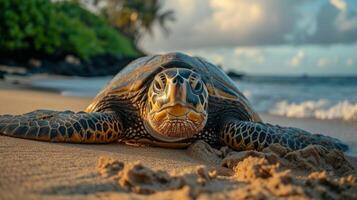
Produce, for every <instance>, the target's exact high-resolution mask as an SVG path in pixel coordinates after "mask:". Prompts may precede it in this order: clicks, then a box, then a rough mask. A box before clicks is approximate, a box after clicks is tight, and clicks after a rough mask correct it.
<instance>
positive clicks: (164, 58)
mask: <svg viewBox="0 0 357 200" xmlns="http://www.w3.org/2000/svg"><path fill="white" fill-rule="evenodd" d="M173 67H182V68H188V69H192V70H193V71H196V72H197V73H199V74H200V75H201V78H202V80H203V81H204V82H205V83H206V86H207V89H208V92H209V95H210V96H213V97H217V98H222V99H226V100H232V101H239V102H240V105H242V106H244V110H246V111H248V112H250V113H255V112H254V111H253V110H252V108H251V106H250V104H249V102H248V100H247V99H246V98H245V97H244V95H243V94H242V93H241V92H240V91H239V90H238V87H237V85H236V83H234V82H233V80H232V79H231V78H229V77H228V76H227V75H226V73H225V72H224V71H223V70H222V69H220V68H219V67H217V66H216V65H213V64H212V63H210V62H208V61H206V60H205V59H203V58H199V57H191V56H188V55H185V54H183V53H169V54H164V55H153V56H146V57H142V58H139V59H137V60H135V61H133V62H131V63H130V64H129V65H127V66H126V67H125V68H124V69H123V70H122V71H120V72H119V73H118V74H117V75H116V76H115V77H114V78H113V79H112V80H111V81H110V82H109V84H108V85H107V86H106V87H105V88H104V89H103V90H102V91H101V92H100V93H99V94H98V95H97V97H96V100H99V99H101V98H102V97H103V96H107V95H111V94H115V95H124V96H127V97H131V96H132V95H135V94H137V91H138V90H140V89H142V88H143V87H146V86H149V83H150V81H151V80H152V79H153V78H154V76H155V75H156V74H157V73H159V72H161V71H163V70H165V69H168V68H173ZM96 100H95V101H96ZM254 115H255V114H254Z"/></svg>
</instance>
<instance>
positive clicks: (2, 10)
mask: <svg viewBox="0 0 357 200" xmlns="http://www.w3.org/2000/svg"><path fill="white" fill-rule="evenodd" d="M0 49H1V51H17V50H22V51H26V52H31V53H33V54H42V55H51V54H56V55H65V54H74V55H77V56H79V57H80V58H82V59H88V58H90V57H91V56H94V55H99V54H106V53H109V54H114V55H124V56H136V55H137V54H138V52H137V51H136V50H135V47H134V46H133V44H132V42H131V41H130V40H129V39H128V38H127V37H125V36H123V35H122V34H120V33H118V32H117V31H116V30H114V29H113V28H111V27H110V26H109V25H108V24H107V23H106V21H105V20H104V19H102V18H100V17H98V16H96V15H94V14H93V13H91V12H89V11H87V10H85V9H83V8H82V7H81V6H80V5H79V4H78V3H75V2H68V1H65V2H57V3H52V2H51V1H49V0H26V1H24V0H1V1H0Z"/></svg>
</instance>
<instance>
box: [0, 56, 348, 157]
mask: <svg viewBox="0 0 357 200" xmlns="http://www.w3.org/2000/svg"><path fill="white" fill-rule="evenodd" d="M0 133H2V134H4V135H8V136H13V137H19V138H28V139H35V140H43V141H52V142H74V143H109V142H113V141H117V140H119V141H122V142H125V143H144V144H150V145H155V146H163V147H172V148H180V147H187V146H188V145H190V144H191V143H193V142H194V141H196V140H204V141H206V142H207V143H209V144H210V145H212V146H214V147H220V146H223V145H227V146H229V147H231V148H233V149H235V150H246V149H257V150H261V149H263V148H264V147H266V146H268V145H270V144H272V143H279V144H281V145H283V146H286V147H289V148H291V149H300V148H303V147H305V146H307V145H309V144H320V145H323V146H325V147H327V148H331V149H332V148H335V149H340V150H343V151H345V150H347V149H348V147H347V145H345V144H343V143H342V142H340V141H339V140H337V139H334V138H331V137H328V136H323V135H318V134H311V133H308V132H306V131H304V130H301V129H297V128H289V127H280V126H277V125H271V124H267V123H263V122H262V120H261V119H260V117H259V116H258V114H257V113H256V112H255V111H254V110H253V109H252V107H251V106H250V104H249V102H248V100H247V99H246V98H245V97H244V96H243V94H242V93H241V92H240V91H239V90H238V88H237V86H236V84H235V83H234V82H233V81H232V80H231V79H230V78H229V77H228V76H227V75H226V74H225V73H224V72H223V71H222V70H221V69H219V68H218V67H216V66H215V65H213V64H211V63H209V62H207V61H205V60H203V59H201V58H197V57H190V56H187V55H185V54H181V53H170V54H165V55H156V56H147V57H143V58H140V59H137V60H136V61H134V62H132V63H131V64H129V65H128V66H127V67H126V68H124V69H123V70H122V71H121V72H120V73H118V74H117V75H116V76H115V77H114V78H113V80H112V81H111V82H110V83H109V84H108V85H107V86H106V87H105V88H104V89H103V90H102V91H101V92H100V93H99V94H98V95H97V96H96V97H95V99H94V101H93V103H91V104H90V105H89V106H88V108H87V109H86V110H85V112H79V113H74V112H71V111H64V112H58V111H48V110H37V111H33V112H31V113H27V114H23V115H17V116H12V115H2V116H0Z"/></svg>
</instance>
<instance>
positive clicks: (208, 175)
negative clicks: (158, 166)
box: [97, 157, 217, 195]
mask: <svg viewBox="0 0 357 200" xmlns="http://www.w3.org/2000/svg"><path fill="white" fill-rule="evenodd" d="M97 169H98V171H99V173H100V174H102V175H103V176H104V177H112V178H113V179H114V180H116V181H117V183H118V185H119V186H120V187H121V188H122V189H124V190H125V191H128V192H133V193H139V194H153V193H157V192H163V191H167V190H177V189H182V188H185V187H187V188H189V190H190V192H191V195H193V193H197V192H199V191H200V190H202V188H203V186H205V185H206V184H207V182H209V181H212V180H214V179H215V178H216V177H217V176H216V171H214V170H212V171H209V170H208V169H207V168H206V167H203V166H200V167H197V169H196V171H195V172H193V173H186V174H183V175H170V174H169V173H167V172H166V171H162V170H152V169H150V168H148V167H145V166H144V165H142V164H141V163H139V162H135V163H128V164H124V163H122V162H119V161H116V160H112V159H110V158H105V157H102V158H100V159H99V162H98V166H97ZM186 190H187V189H186Z"/></svg>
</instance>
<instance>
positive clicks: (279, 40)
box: [141, 0, 357, 51]
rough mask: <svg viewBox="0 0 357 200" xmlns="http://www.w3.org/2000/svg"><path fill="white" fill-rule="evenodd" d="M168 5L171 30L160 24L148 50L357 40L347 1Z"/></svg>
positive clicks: (228, 0) (181, 1)
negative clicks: (164, 32)
mask: <svg viewBox="0 0 357 200" xmlns="http://www.w3.org/2000/svg"><path fill="white" fill-rule="evenodd" d="M315 4H316V5H317V6H316V8H314V9H313V10H311V8H310V7H314V6H313V5H315ZM355 5H356V4H355ZM165 8H168V9H173V10H175V12H176V18H177V21H176V22H175V23H174V24H172V26H171V30H172V32H171V35H170V36H169V37H164V36H163V35H162V33H161V32H160V30H159V29H158V28H155V29H154V34H155V37H154V38H152V37H150V36H146V37H144V40H143V41H142V42H141V46H143V47H145V48H146V49H150V50H153V51H174V50H187V49H197V48H215V47H222V46H225V47H229V46H231V47H235V46H262V45H284V44H299V45H303V44H335V43H351V42H355V41H357V14H356V13H355V11H354V10H353V9H351V7H350V6H349V4H348V3H347V2H346V1H344V0H330V1H327V2H326V1H321V0H300V1H287V0H264V1H262V0H224V1H222V0H195V1H192V0H168V1H167V2H166V4H165ZM306 16H309V17H308V18H307V17H306ZM307 19H309V20H308V23H305V22H306V20H307ZM304 23H305V24H308V25H304ZM311 27H312V28H311Z"/></svg>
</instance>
